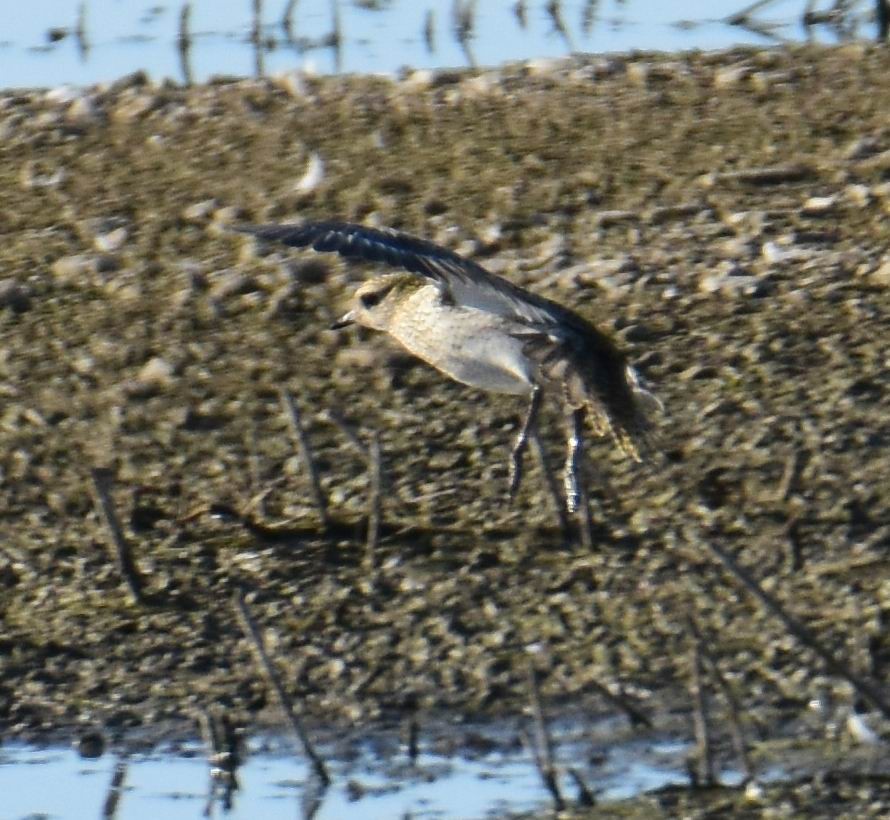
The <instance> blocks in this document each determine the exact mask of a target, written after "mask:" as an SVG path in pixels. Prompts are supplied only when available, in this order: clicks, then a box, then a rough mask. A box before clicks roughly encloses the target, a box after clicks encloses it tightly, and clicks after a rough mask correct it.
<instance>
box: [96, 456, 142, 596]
mask: <svg viewBox="0 0 890 820" xmlns="http://www.w3.org/2000/svg"><path fill="white" fill-rule="evenodd" d="M90 475H91V477H92V479H93V494H94V497H95V500H96V506H97V507H98V508H99V512H100V513H101V515H102V520H103V521H104V522H105V528H106V529H107V530H108V534H109V536H110V540H111V546H112V547H113V556H114V560H115V563H116V564H117V568H118V572H120V574H121V577H122V578H123V579H124V582H125V583H126V585H127V589H129V591H130V595H131V597H132V598H133V601H134V602H136V603H145V595H144V593H143V591H142V586H143V581H142V576H141V575H140V574H139V569H138V568H137V567H136V562H135V561H134V560H133V553H132V550H131V549H130V543H129V542H128V541H127V539H126V537H125V536H124V530H123V527H122V526H121V522H120V519H119V518H118V515H117V509H116V508H115V506H114V499H113V498H112V497H111V487H112V484H113V481H114V476H113V473H112V471H111V470H110V469H108V468H106V467H94V468H93V469H92V470H91V471H90Z"/></svg>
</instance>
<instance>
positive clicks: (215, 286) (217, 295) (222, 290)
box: [210, 270, 257, 300]
mask: <svg viewBox="0 0 890 820" xmlns="http://www.w3.org/2000/svg"><path fill="white" fill-rule="evenodd" d="M256 290H257V282H256V280H255V279H254V278H253V277H251V276H248V275H247V274H245V273H241V271H237V270H221V271H216V272H215V273H214V274H213V276H212V280H211V285H210V296H211V298H213V299H218V300H225V299H228V298H229V297H231V296H240V295H241V294H244V293H252V292H254V291H256Z"/></svg>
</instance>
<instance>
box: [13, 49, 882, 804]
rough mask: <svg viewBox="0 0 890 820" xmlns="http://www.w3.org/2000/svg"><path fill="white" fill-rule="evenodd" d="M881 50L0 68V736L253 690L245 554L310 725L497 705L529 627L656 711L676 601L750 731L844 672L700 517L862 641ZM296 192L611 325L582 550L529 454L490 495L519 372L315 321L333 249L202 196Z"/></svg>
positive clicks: (878, 365)
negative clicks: (376, 520)
mask: <svg viewBox="0 0 890 820" xmlns="http://www.w3.org/2000/svg"><path fill="white" fill-rule="evenodd" d="M888 77H890V53H888V51H887V49H882V48H879V47H873V46H868V45H852V46H845V47H841V48H834V49H821V48H794V49H788V50H763V51H748V50H740V51H733V52H727V53H721V54H689V55H679V56H671V57H665V56H662V55H649V54H635V55H630V56H625V57H608V58H598V57H589V58H581V57H579V58H573V59H571V60H567V61H555V62H536V63H532V64H527V65H521V66H520V65H517V66H512V67H509V66H508V67H505V68H502V69H498V70H492V71H456V72H439V73H432V74H430V73H425V72H415V73H413V74H407V75H406V76H405V77H403V78H401V79H399V80H398V81H393V80H390V79H384V78H367V77H364V78H363V77H335V78H314V77H303V76H285V77H278V78H274V79H270V80H240V81H225V80H220V81H218V82H214V83H211V84H209V85H203V86H198V87H191V88H182V87H176V86H158V85H154V84H152V83H150V82H148V81H147V80H146V78H144V77H142V76H133V77H128V78H125V79H123V80H121V81H120V82H118V83H115V84H114V85H111V86H108V87H101V88H90V89H84V90H69V89H56V90H52V91H46V90H33V91H32V90H23V91H4V92H0V189H2V191H3V208H2V209H0V236H2V242H0V334H2V344H0V395H2V403H0V471H2V488H0V493H2V495H0V508H2V513H0V527H2V543H0V587H2V594H0V612H2V625H3V627H2V635H0V724H2V726H3V731H4V734H7V735H8V734H18V735H22V736H32V735H34V734H38V733H41V732H44V731H49V730H58V729H73V728H75V727H77V726H82V725H85V724H90V725H93V724H99V725H103V726H107V727H117V728H126V727H131V726H145V725H149V724H155V725H156V724H175V723H177V722H179V721H184V720H187V719H191V717H192V716H193V714H194V713H195V711H196V710H200V709H202V708H206V707H209V706H214V705H223V706H225V707H226V708H228V709H230V710H232V711H233V712H234V713H237V714H239V715H242V716H243V719H244V720H245V721H246V722H250V721H252V720H254V719H257V718H258V717H260V716H261V715H262V714H263V710H264V707H265V706H266V705H267V703H269V702H270V701H269V696H268V694H267V690H266V685H265V683H264V681H263V679H262V677H261V676H260V675H259V673H258V672H257V670H256V668H255V667H254V665H253V662H252V657H251V653H250V648H249V646H248V644H247V643H246V641H245V639H244V636H243V633H242V631H241V629H240V627H239V625H238V622H237V619H236V615H235V609H234V606H233V603H232V598H233V595H234V593H235V592H236V590H243V591H244V592H245V595H246V598H247V600H248V602H249V605H250V607H251V611H252V613H253V615H254V617H255V619H256V620H257V622H258V623H259V624H260V625H261V627H262V628H263V630H264V636H265V641H266V644H267V649H268V650H269V652H270V654H271V655H272V657H273V658H274V661H275V663H276V665H277V667H278V669H279V671H280V673H281V675H282V678H283V680H284V683H285V687H286V689H287V692H288V694H289V696H290V697H292V698H294V700H295V701H296V702H298V703H299V704H300V706H301V709H302V710H303V711H304V712H305V714H306V715H307V716H308V717H309V718H310V719H311V720H313V721H316V722H318V723H319V724H326V725H337V724H343V725H347V724H349V725H351V724H365V723H366V724H369V725H370V724H373V723H374V722H375V721H376V720H378V719H380V718H381V717H385V716H387V715H392V714H399V713H401V712H404V711H405V710H418V709H419V710H422V711H425V712H436V711H442V712H445V713H454V712H457V713H459V714H486V715H491V714H512V713H516V712H517V711H519V710H521V709H523V708H524V707H525V705H526V703H527V697H528V696H527V687H526V684H525V681H526V675H527V667H528V663H529V658H530V657H531V658H532V661H533V663H534V664H535V666H536V668H537V669H538V673H539V677H540V681H541V687H542V693H543V696H544V698H545V699H546V700H547V702H548V703H552V704H557V703H571V704H575V705H577V704H578V703H581V702H587V701H588V700H589V701H590V702H594V701H596V700H597V699H600V701H599V702H601V691H602V687H606V688H610V689H612V690H615V691H617V690H618V689H623V690H624V691H625V692H626V693H627V694H628V697H632V698H633V699H634V701H635V703H637V705H639V706H640V708H641V709H643V710H650V711H651V712H652V713H653V714H659V713H661V712H663V711H664V710H666V709H667V708H668V707H669V706H670V708H674V709H676V708H679V709H684V708H685V709H688V708H689V699H688V696H687V695H686V689H687V686H688V682H689V679H690V674H691V673H690V669H691V664H692V657H693V653H692V649H691V647H692V646H693V645H694V644H695V643H696V641H695V640H694V639H693V637H692V636H693V634H694V630H697V631H698V633H699V634H700V636H701V645H702V646H704V647H705V648H706V650H707V653H708V656H709V658H710V659H711V660H712V661H713V663H714V664H715V665H716V666H717V668H719V670H720V672H721V674H722V676H723V677H724V678H725V680H726V682H727V685H728V686H729V687H731V689H732V690H733V691H734V692H735V693H736V695H737V697H738V699H739V701H740V702H741V703H742V705H743V707H744V710H745V714H746V718H745V719H746V720H748V721H750V722H751V724H752V726H753V736H755V737H759V738H761V739H762V742H763V743H769V742H774V743H776V742H789V741H794V742H797V741H800V742H804V741H805V740H808V739H809V740H812V741H813V742H814V743H821V740H819V738H821V737H822V735H821V734H820V733H821V727H813V726H810V724H807V723H806V721H805V720H804V716H805V715H806V714H807V704H808V702H809V701H810V700H811V698H813V697H815V696H816V694H817V693H819V692H826V691H827V692H829V693H831V694H832V695H833V696H834V698H835V699H836V700H837V701H838V702H839V703H841V704H842V705H846V706H849V705H851V704H852V700H853V695H852V693H851V691H850V690H849V687H848V686H847V685H846V684H845V683H842V682H839V681H837V680H836V679H835V678H833V677H830V676H828V675H827V674H826V673H825V671H824V669H823V667H822V666H821V664H820V662H819V661H818V660H817V659H816V658H815V657H814V656H813V655H812V654H811V653H810V652H809V650H807V649H805V648H803V647H801V646H800V645H799V644H798V643H797V642H796V641H795V640H794V639H793V638H792V637H791V636H789V635H788V634H787V632H786V630H785V628H784V627H783V625H782V624H781V623H780V622H778V621H776V620H775V619H774V618H772V617H771V616H769V615H768V614H767V613H765V612H764V611H763V610H762V609H761V608H760V607H759V606H758V605H757V603H756V602H755V601H754V600H753V599H751V598H750V597H749V596H748V595H747V594H746V593H745V592H744V591H743V590H741V589H740V588H739V587H738V586H737V585H736V584H735V582H734V581H733V579H732V578H731V577H730V576H728V575H727V574H726V573H725V571H724V570H723V569H722V568H721V567H720V565H719V563H718V562H716V561H715V559H714V558H713V556H712V555H711V553H710V552H709V550H708V549H707V543H709V542H711V543H717V544H719V545H720V546H721V547H722V548H723V549H725V550H727V551H728V552H730V553H732V554H734V555H735V556H736V558H737V560H738V561H739V563H741V564H742V565H744V566H745V567H747V568H748V569H749V571H750V572H751V573H752V574H753V575H754V576H755V577H756V578H757V579H759V581H760V583H761V584H763V585H764V587H765V588H766V589H767V590H768V591H769V592H770V594H772V595H773V596H774V597H775V598H776V599H778V600H779V601H780V602H781V604H782V606H784V607H785V608H786V609H787V610H788V611H789V612H791V613H793V614H794V615H795V616H796V617H797V618H799V619H800V620H802V621H804V622H805V623H806V624H807V625H808V626H809V628H810V629H811V630H812V631H813V632H814V633H815V634H817V635H818V636H819V637H820V639H821V640H823V641H824V642H825V644H826V645H827V646H829V647H830V648H831V650H832V651H833V652H835V653H836V654H837V655H838V656H839V657H842V658H844V659H846V660H847V661H848V662H849V664H850V666H851V668H853V669H855V670H857V673H859V674H862V675H866V676H869V677H871V678H874V679H875V680H876V681H878V682H881V681H886V678H887V661H888V658H890V639H888V637H887V628H886V624H887V617H888V614H890V559H888V557H887V546H888V543H890V519H888V517H887V510H888V509H890V455H888V445H890V420H888V413H887V406H888V387H890V360H888V353H887V344H886V333H887V316H888V314H890V253H888V246H890V227H888V226H890V120H888V115H887V112H888V111H890V83H888V82H887V78H888ZM306 217H312V218H335V217H336V218H344V219H350V220H355V221H368V222H370V223H373V224H379V225H388V226H392V227H397V228H401V229H403V230H407V231H410V232H413V233H416V234H418V235H421V236H424V237H426V238H429V239H432V240H434V241H439V242H442V243H444V244H447V245H448V246H450V247H452V248H455V249H456V250H458V251H460V252H462V253H464V254H466V255H468V256H471V257H472V258H474V259H475V260H476V261H478V262H480V263H481V264H483V265H485V266H487V267H489V269H491V270H493V271H496V272H498V273H501V274H502V275H504V276H506V277H507V278H509V279H511V280H512V281H515V282H518V283H519V284H522V285H523V286H526V287H528V288H530V289H532V290H535V291H536V292H539V293H542V294H544V295H546V296H548V297H550V298H553V299H556V300H557V301H561V302H564V303H565V304H568V305H570V306H571V307H572V308H573V309H575V310H577V311H578V312H580V313H582V314H583V315H585V316H587V317H588V318H590V319H591V320H592V321H593V322H595V323H596V324H597V325H598V326H599V327H601V328H602V329H604V330H607V331H609V332H610V333H613V334H615V335H616V337H618V338H619V339H620V340H621V342H622V344H623V345H624V347H625V348H626V349H627V351H628V353H629V356H630V358H631V360H632V361H634V362H636V363H637V364H638V366H639V369H640V370H641V371H642V372H643V373H644V374H645V376H646V378H647V380H648V381H649V383H650V384H651V385H652V387H653V389H654V390H655V392H656V393H657V394H658V396H659V397H660V398H661V400H662V401H663V402H664V404H665V415H664V418H663V420H662V423H661V425H660V428H659V447H658V449H657V451H656V453H655V454H654V455H653V456H652V457H651V458H650V459H649V460H648V461H647V462H646V463H645V464H643V465H637V464H634V463H630V462H628V461H625V460H622V458H621V456H620V454H619V453H617V452H616V451H615V448H614V447H613V446H612V445H611V444H610V443H609V442H606V441H602V442H600V443H595V442H591V445H590V448H589V450H588V454H589V470H590V473H591V480H592V496H593V498H592V507H591V510H592V516H593V519H594V536H595V545H594V548H593V549H592V550H589V549H585V548H583V547H582V546H581V544H580V543H579V541H578V539H577V538H575V537H573V535H572V534H571V533H569V534H568V536H567V537H566V536H565V535H564V534H563V533H561V532H560V529H559V526H558V518H557V516H556V513H555V511H554V506H553V504H552V499H551V498H550V496H549V495H548V494H547V492H546V486H545V483H544V482H543V480H542V477H541V473H540V471H539V470H538V469H537V468H535V467H534V466H533V465H531V464H530V466H529V469H528V471H527V474H526V478H525V485H524V487H523V489H522V492H521V493H520V495H519V497H518V498H517V499H516V501H515V502H514V503H513V504H510V503H508V501H507V499H506V486H507V458H506V456H507V453H508V451H509V446H510V443H511V440H512V436H513V434H514V431H515V429H516V426H517V424H518V422H519V419H520V418H521V414H522V411H523V407H522V402H521V401H519V400H513V399H510V398H498V397H493V396H491V395H487V394H482V393H479V392H476V391H473V390H471V389H469V388H465V387H462V386H460V385H457V384H454V383H451V382H448V381H446V380H445V379H443V378H442V377H441V376H440V375H439V374H438V373H436V372H434V371H432V370H430V369H429V368H428V367H426V366H424V365H422V364H421V363H418V362H416V361H414V360H413V359H411V358H410V357H408V356H406V355H405V354H404V353H402V352H400V351H399V350H397V349H395V348H394V347H392V346H391V344H389V343H388V342H387V341H386V340H385V339H383V338H381V337H379V336H376V335H373V334H370V333H366V332H358V331H354V330H353V331H346V332H336V331H332V330H329V329H328V327H329V325H330V324H331V321H332V320H333V319H335V318H336V317H337V316H338V315H339V314H340V313H342V309H343V306H344V304H345V302H346V299H347V297H348V294H349V293H350V292H351V291H352V289H354V288H355V286H356V285H357V283H358V282H360V281H362V280H363V278H365V277H366V276H367V275H368V272H369V267H368V266H364V267H357V266H354V265H353V266H348V265H345V264H343V263H341V262H339V261H337V260H335V259H331V258H330V257H327V256H317V255H314V254H311V253H308V254H307V253H299V252H287V251H283V250H282V249H280V248H274V247H271V246H260V245H257V244H256V243H255V242H253V240H251V239H250V238H248V237H244V236H240V235H235V234H232V233H229V232H227V230H226V226H227V225H230V224H232V223H235V222H238V221H242V220H243V221H250V222H258V221H288V220H296V219H301V218H306ZM282 389H286V390H287V391H288V392H289V393H290V394H291V395H292V396H293V398H294V400H295V401H296V402H297V405H298V407H299V408H300V410H301V414H302V420H303V423H304V426H305V428H306V435H307V438H308V440H309V443H310V446H311V449H312V453H313V455H314V459H315V462H316V466H317V469H318V471H319V474H320V479H321V486H322V489H323V491H324V494H325V496H326V498H327V501H328V516H329V519H330V521H329V526H328V528H327V530H326V531H325V530H324V529H323V528H322V525H321V519H320V516H319V514H318V510H317V508H316V505H315V504H314V501H313V496H312V493H311V492H310V484H309V481H308V478H307V471H306V465H305V463H304V460H303V459H302V458H301V457H300V456H299V454H298V449H297V448H296V446H295V443H294V438H293V436H292V435H291V431H290V427H289V419H288V414H287V413H286V412H285V411H284V409H283V407H282V401H281V390H282ZM344 424H345V425H348V426H349V429H350V430H352V431H354V433H355V435H356V436H358V439H359V442H360V444H361V445H362V446H361V447H357V446H356V445H355V443H354V442H350V439H349V437H348V436H347V435H346V434H345V432H344V429H343V427H344ZM543 429H544V431H545V433H546V434H547V435H546V442H547V443H548V446H549V447H550V448H551V449H552V451H553V452H552V455H553V457H554V459H553V460H554V461H556V460H557V459H558V458H559V456H560V455H561V450H562V447H563V441H564V435H563V431H562V427H561V419H560V418H559V415H558V413H557V412H556V411H555V408H553V407H552V408H551V409H550V413H549V415H548V414H547V413H546V412H545V418H544V421H543ZM373 435H376V436H378V437H379V442H380V449H381V453H382V482H383V488H384V491H383V493H382V497H381V501H382V527H381V538H380V543H379V544H378V545H377V547H376V549H375V550H374V551H373V555H371V556H369V554H368V550H367V549H366V545H365V541H366V539H365V529H366V520H367V508H368V494H369V485H370V483H371V482H370V478H369V471H368V467H367V461H366V458H365V453H364V452H363V449H362V448H367V447H368V446H369V442H370V440H371V437H372V436H373ZM93 468H106V469H109V470H111V471H112V473H111V474H112V475H113V476H114V484H113V487H112V490H111V495H112V498H113V500H114V503H115V506H116V508H117V512H118V515H119V516H120V518H121V519H122V521H123V524H124V534H125V537H126V538H127V540H128V541H129V543H130V544H131V547H132V550H133V553H134V556H135V561H136V566H137V568H138V571H139V573H140V575H141V577H142V579H143V581H144V584H145V592H146V598H147V601H146V603H144V604H136V603H134V602H133V601H132V600H131V596H130V595H129V593H128V590H127V587H126V586H125V584H124V583H123V580H122V578H121V575H120V573H119V571H118V568H117V566H116V564H115V560H114V557H113V552H112V550H111V548H110V547H109V535H108V532H107V529H106V527H105V525H104V523H103V520H102V518H101V517H100V515H99V512H98V510H97V506H96V503H95V499H94V492H93V484H92V480H91V470H92V469H93ZM693 624H694V629H693V626H692V625H693ZM530 650H532V651H531V652H530ZM684 704H685V706H684ZM715 708H725V705H724V706H718V707H715ZM783 727H784V728H783ZM788 727H793V728H788ZM829 745H832V744H829ZM820 748H821V747H820ZM836 751H837V750H836V749H833V751H830V750H826V751H825V754H826V756H828V757H830V756H831V754H833V753H834V752H836ZM826 759H827V758H826ZM822 785H823V786H824V783H822ZM683 799H686V798H683Z"/></svg>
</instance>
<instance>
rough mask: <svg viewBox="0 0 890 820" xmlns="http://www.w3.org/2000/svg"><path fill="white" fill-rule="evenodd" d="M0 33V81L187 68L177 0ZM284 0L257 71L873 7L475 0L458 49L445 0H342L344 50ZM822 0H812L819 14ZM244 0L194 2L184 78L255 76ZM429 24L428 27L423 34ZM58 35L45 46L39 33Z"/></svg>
mask: <svg viewBox="0 0 890 820" xmlns="http://www.w3.org/2000/svg"><path fill="white" fill-rule="evenodd" d="M5 5H6V6H8V8H4V10H3V17H2V34H0V87H21V86H55V85H59V84H61V83H73V84H88V83H94V82H100V81H108V80H112V79H115V78H117V77H119V76H121V75H123V74H126V73H129V72H132V71H135V70H137V69H144V70H146V71H148V72H149V73H150V74H151V75H152V76H153V77H154V78H155V79H163V78H165V77H168V78H172V79H175V80H177V81H178V80H182V79H183V77H184V73H185V69H184V66H183V63H182V60H181V57H180V54H179V52H178V50H177V46H176V43H177V38H178V32H179V18H180V10H181V8H182V4H181V3H179V2H174V3H163V2H161V3H153V2H149V1H148V0H145V2H121V0H88V2H87V3H86V4H85V14H84V17H83V33H84V36H83V38H78V37H76V36H75V34H74V32H75V30H76V29H77V21H78V14H79V12H78V10H79V7H80V5H81V1H80V0H32V1H31V2H29V3H27V4H5ZM286 5H287V3H286V0H266V2H265V3H264V4H263V9H264V10H263V15H262V20H263V23H264V24H265V26H266V27H265V30H264V38H265V40H266V42H267V44H268V45H270V46H271V45H273V43H274V47H272V48H270V49H268V50H266V49H264V51H263V54H262V56H261V62H262V70H263V71H264V72H267V73H268V72H276V71H283V70H291V69H295V68H312V69H314V70H317V71H321V72H335V71H344V72H358V73H376V72H386V73H392V72H395V71H397V70H399V69H400V68H401V67H403V66H412V67H415V68H435V67H443V66H466V65H467V64H468V62H469V61H470V60H474V61H475V62H476V63H477V64H479V65H496V64H499V63H501V62H504V61H506V60H519V59H529V58H545V57H557V56H562V55H565V54H568V53H571V52H572V51H584V52H619V51H627V50H631V49H644V50H650V49H651V50H661V51H676V50H680V49H718V48H727V47H730V46H734V45H742V44H760V45H762V44H769V43H777V42H782V41H785V40H793V41H802V40H805V39H808V38H812V39H815V40H816V41H820V42H835V41H837V39H838V38H839V37H840V36H846V35H858V36H862V37H868V38H873V37H874V36H875V24H874V22H873V21H872V20H871V19H870V17H869V15H871V13H872V7H873V3H871V2H869V0H860V2H859V4H858V5H857V6H856V13H855V15H854V17H853V18H852V19H853V21H854V22H855V23H856V28H855V29H854V30H851V31H849V32H847V33H846V34H844V35H842V34H841V33H839V32H838V31H837V30H836V29H835V28H832V27H829V26H817V27H812V28H809V29H805V28H804V27H803V26H802V25H801V23H800V20H801V15H802V13H803V10H804V8H805V3H804V0H775V2H773V3H771V4H770V5H768V6H766V7H765V8H763V9H762V10H760V11H759V12H758V13H757V15H756V19H757V21H758V23H759V24H762V26H763V27H762V29H761V30H760V31H759V32H758V31H753V30H750V29H745V28H741V27H739V26H730V25H727V24H726V23H725V22H721V21H723V20H725V18H726V17H727V16H729V15H730V14H732V13H734V12H737V11H739V10H740V9H742V8H744V7H745V6H747V5H750V3H749V2H746V0H684V2H682V3H665V2H663V0H599V2H589V0H566V2H562V3H560V4H558V6H559V9H560V16H559V20H560V21H561V24H562V27H563V30H562V31H561V32H560V30H559V26H558V25H557V24H556V22H555V19H554V18H553V16H552V15H551V14H549V13H548V11H547V8H548V3H546V2H544V0H529V2H526V3H525V6H526V9H527V11H526V14H525V22H524V24H521V23H520V20H519V18H518V16H517V14H516V11H515V7H516V5H517V4H516V3H515V2H514V0H479V2H478V3H477V4H476V13H475V18H474V27H473V36H472V39H471V41H470V43H469V49H468V50H467V49H464V48H463V47H462V46H461V44H460V43H459V42H458V41H457V39H456V37H455V34H454V28H455V27H454V20H453V11H452V8H453V5H454V4H453V2H452V0H423V1H422V2H419V3H418V2H416V0H390V2H380V3H377V4H376V6H378V7H379V8H375V9H373V10H372V9H368V8H363V7H362V6H361V4H360V3H357V2H345V1H344V0H340V2H339V4H338V9H339V11H338V16H339V20H340V31H341V36H342V47H341V48H340V49H339V51H338V50H335V49H332V48H329V47H328V48H306V47H305V46H307V45H310V46H311V45H312V44H317V42H318V41H319V40H323V39H324V38H325V37H327V36H328V35H329V34H330V33H331V31H332V28H333V17H334V14H333V11H332V9H333V7H334V3H333V2H332V0H300V2H299V3H297V4H296V10H295V13H294V17H293V34H294V38H295V39H296V40H298V41H300V42H299V44H296V43H290V44H289V43H287V42H285V38H284V31H283V30H282V28H281V26H280V25H279V22H280V20H281V18H282V14H283V10H284V8H285V7H286ZM830 5H831V4H830V3H829V2H828V0H825V2H823V3H817V4H816V8H817V9H821V10H824V9H823V7H826V8H827V7H828V6H830ZM251 7H252V4H251V3H250V2H248V0H194V2H193V3H192V4H191V8H192V11H191V18H190V26H189V31H190V32H191V36H192V39H193V44H192V48H191V51H190V54H189V60H188V64H189V70H190V73H191V77H192V79H193V80H195V81H202V80H206V79H207V78H208V77H210V76H212V75H215V74H226V75H253V74H255V73H257V70H258V66H257V55H256V52H255V49H254V47H253V46H252V45H251V43H250V42H249V33H250V30H251V11H250V10H251ZM428 19H429V20H430V30H431V33H432V37H431V39H430V41H429V42H427V38H426V37H425V35H424V29H425V27H426V25H427V20H428ZM52 29H57V30H58V31H57V32H56V36H58V35H59V34H62V33H64V32H67V36H65V37H63V38H62V39H60V40H58V41H56V42H51V38H50V36H49V32H50V30H52Z"/></svg>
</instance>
